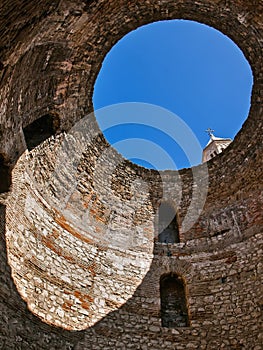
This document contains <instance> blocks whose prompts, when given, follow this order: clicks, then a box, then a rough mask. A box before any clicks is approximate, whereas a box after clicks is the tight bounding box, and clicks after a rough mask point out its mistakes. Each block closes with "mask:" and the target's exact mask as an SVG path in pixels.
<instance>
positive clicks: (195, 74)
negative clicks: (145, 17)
mask: <svg viewBox="0 0 263 350" xmlns="http://www.w3.org/2000/svg"><path fill="white" fill-rule="evenodd" d="M252 83H253V78H252V72H251V69H250V66H249V64H248V62H247V61H246V59H245V57H244V55H243V53H242V52H241V51H240V49H239V48H238V47H237V46H236V45H235V44H234V43H233V42H232V41H231V40H230V39H229V38H228V37H226V36H225V35H223V34H222V33H220V32H219V31H217V30H215V29H213V28H211V27H208V26H206V25H203V24H200V23H197V22H193V21H185V20H174V21H162V22H155V23H152V24H149V25H146V26H143V27H140V28H138V29H137V30H134V31H132V32H130V33H129V34H127V35H126V36H125V37H124V38H122V39H121V40H120V41H119V42H118V43H117V44H116V45H115V46H114V47H113V48H112V49H111V51H110V52H109V53H108V54H107V56H106V57H105V60H104V62H103V65H102V68H101V71H100V73H99V75H98V77H97V81H96V84H95V87H94V95H93V104H94V109H95V111H96V110H97V109H100V108H102V107H105V106H109V105H112V104H117V103H118V104H119V103H126V102H140V103H148V104H153V105H157V106H160V107H162V108H165V109H167V110H169V111H171V112H172V113H174V114H175V115H176V116H177V117H179V118H181V119H182V120H183V121H184V122H185V123H186V124H187V125H188V126H189V128H190V129H191V130H192V131H193V133H194V135H195V136H196V138H197V139H198V141H199V143H200V147H201V148H203V147H204V146H205V145H206V144H207V142H208V140H209V137H208V135H207V134H206V133H205V130H206V129H207V128H208V127H211V128H213V129H214V130H215V135H216V136H219V137H230V138H234V136H235V135H236V133H237V132H238V131H239V129H240V128H241V126H242V124H243V122H244V121H245V119H246V118H247V115H248V112H249V107H250V97H251V89H252ZM120 110H121V111H122V112H121V113H123V114H125V112H124V111H123V109H120ZM95 114H96V117H97V120H98V123H99V125H100V126H101V128H102V130H104V135H105V137H106V138H107V140H108V141H109V142H110V143H111V144H112V145H113V146H114V147H115V148H116V149H117V150H118V151H119V152H120V153H122V154H123V155H124V156H126V157H128V158H130V159H132V160H133V161H134V162H136V163H138V164H141V165H144V166H148V167H155V168H158V169H160V170H161V169H167V168H169V169H181V168H184V167H189V166H192V165H196V164H198V163H200V162H201V154H200V157H199V159H196V158H195V159H194V160H191V161H189V159H188V158H189V157H188V156H186V154H185V150H184V149H182V148H184V147H182V144H181V145H180V144H179V145H178V142H177V140H176V139H173V138H171V136H167V135H166V134H165V133H164V132H163V130H164V129H163V127H162V126H164V125H166V126H167V123H169V125H171V127H172V124H170V122H169V117H168V119H167V118H166V113H164V114H163V115H161V116H160V121H161V124H160V127H159V128H158V129H159V130H158V129H157V130H156V128H153V127H152V126H151V125H149V116H147V117H146V119H145V120H144V119H143V116H142V120H141V123H134V120H133V116H132V115H130V120H126V121H125V124H123V125H121V124H122V123H121V120H122V115H120V116H119V122H118V123H117V124H116V120H115V122H114V123H113V124H112V125H113V126H112V127H109V125H110V124H109V122H110V118H111V113H107V109H105V113H96V112H95ZM104 118H108V120H107V130H105V125H104V122H103V119H104ZM113 119H114V118H113ZM142 140H143V141H144V143H145V147H144V144H143V142H142ZM136 142H137V145H136ZM151 144H152V146H153V147H152V148H151V147H150V145H151ZM146 146H147V147H146ZM148 146H149V147H148ZM142 148H144V149H145V150H146V149H147V152H148V154H149V157H148V156H147V152H146V151H145V152H144V153H143V154H141V153H142V152H140V151H141V150H142ZM157 148H159V149H162V152H158V150H157ZM193 151H196V150H193ZM199 153H201V152H199ZM154 157H155V158H154ZM139 158H144V159H141V160H139ZM171 159H172V162H171Z"/></svg>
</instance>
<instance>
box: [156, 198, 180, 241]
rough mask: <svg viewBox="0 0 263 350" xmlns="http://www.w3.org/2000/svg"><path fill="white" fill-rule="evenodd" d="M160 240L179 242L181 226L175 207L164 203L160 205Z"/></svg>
mask: <svg viewBox="0 0 263 350" xmlns="http://www.w3.org/2000/svg"><path fill="white" fill-rule="evenodd" d="M158 232H160V233H159V235H158V242H160V243H179V242H180V237H179V227H178V222H177V217H176V212H175V210H174V208H173V207H172V206H171V205H169V204H167V203H162V204H161V206H160V207H159V222H158Z"/></svg>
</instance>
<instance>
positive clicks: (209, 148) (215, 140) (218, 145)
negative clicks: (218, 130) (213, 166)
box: [202, 128, 232, 163]
mask: <svg viewBox="0 0 263 350" xmlns="http://www.w3.org/2000/svg"><path fill="white" fill-rule="evenodd" d="M206 132H207V133H208V135H209V136H210V140H209V142H208V144H207V145H206V146H205V148H204V149H203V156H202V163H205V162H207V161H208V160H210V159H212V158H214V157H215V156H216V155H217V154H219V153H221V152H222V151H223V150H224V149H225V148H226V147H227V146H228V145H229V144H230V143H231V142H232V139H230V138H221V137H216V136H215V135H214V134H213V133H214V130H212V129H211V128H208V129H207V130H206Z"/></svg>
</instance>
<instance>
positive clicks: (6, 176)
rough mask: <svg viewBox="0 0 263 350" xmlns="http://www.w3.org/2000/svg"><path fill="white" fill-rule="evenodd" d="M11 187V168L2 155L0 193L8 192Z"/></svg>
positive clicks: (0, 156) (0, 157) (0, 158)
mask: <svg viewBox="0 0 263 350" xmlns="http://www.w3.org/2000/svg"><path fill="white" fill-rule="evenodd" d="M10 186H11V168H10V167H9V166H7V165H6V163H5V159H4V157H3V156H2V155H1V154H0V193H5V192H8V191H9V189H10Z"/></svg>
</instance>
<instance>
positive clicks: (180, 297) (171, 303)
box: [160, 274, 189, 328]
mask: <svg viewBox="0 0 263 350" xmlns="http://www.w3.org/2000/svg"><path fill="white" fill-rule="evenodd" d="M160 294H161V320H162V327H167V328H175V327H187V326H189V318H188V310H187V304H186V297H185V286H184V282H183V280H182V279H181V278H180V277H179V276H177V275H173V274H170V275H166V276H164V277H162V278H161V281H160Z"/></svg>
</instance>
